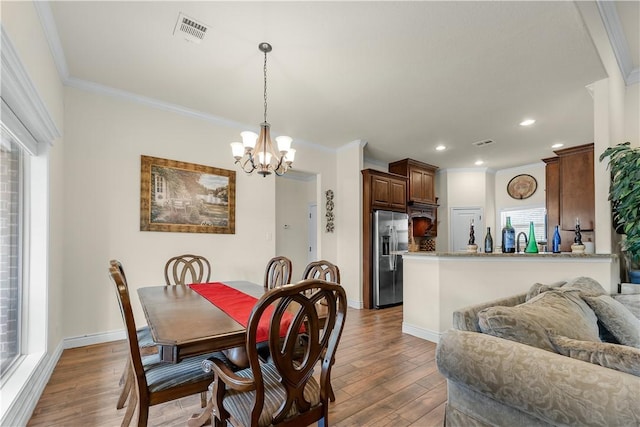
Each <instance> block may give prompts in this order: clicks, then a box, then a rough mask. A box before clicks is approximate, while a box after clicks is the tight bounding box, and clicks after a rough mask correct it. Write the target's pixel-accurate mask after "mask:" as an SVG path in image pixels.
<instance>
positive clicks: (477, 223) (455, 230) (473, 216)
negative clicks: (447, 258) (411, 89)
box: [449, 208, 484, 252]
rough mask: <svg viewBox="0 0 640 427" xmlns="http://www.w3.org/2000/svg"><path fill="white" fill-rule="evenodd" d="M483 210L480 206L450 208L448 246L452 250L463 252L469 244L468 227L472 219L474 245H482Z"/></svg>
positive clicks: (480, 246)
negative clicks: (449, 237)
mask: <svg viewBox="0 0 640 427" xmlns="http://www.w3.org/2000/svg"><path fill="white" fill-rule="evenodd" d="M483 217H484V212H483V209H482V208H451V226H450V229H449V236H451V241H450V242H449V243H450V244H449V247H450V248H451V251H452V252H464V251H466V250H467V245H468V244H469V228H470V225H471V221H473V229H474V236H475V241H476V245H478V247H479V248H482V247H483V244H482V242H481V241H480V240H481V239H482V238H483V236H484V231H483V230H484V222H483Z"/></svg>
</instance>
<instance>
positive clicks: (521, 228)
mask: <svg viewBox="0 0 640 427" xmlns="http://www.w3.org/2000/svg"><path fill="white" fill-rule="evenodd" d="M507 217H511V226H512V227H513V228H514V229H515V230H516V236H517V235H518V233H520V232H524V234H525V235H526V236H527V238H529V222H530V221H533V229H534V232H535V235H536V242H538V243H540V242H546V241H547V210H546V209H545V208H544V206H539V207H530V208H527V209H505V210H503V211H501V212H500V229H502V227H504V226H505V225H506V224H507ZM501 240H502V239H501ZM522 250H524V248H523V249H522Z"/></svg>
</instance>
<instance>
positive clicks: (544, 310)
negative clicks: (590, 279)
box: [478, 289, 600, 352]
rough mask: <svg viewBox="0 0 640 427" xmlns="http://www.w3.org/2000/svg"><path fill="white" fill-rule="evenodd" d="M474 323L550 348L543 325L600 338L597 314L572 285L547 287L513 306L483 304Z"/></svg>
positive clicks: (489, 331)
mask: <svg viewBox="0 0 640 427" xmlns="http://www.w3.org/2000/svg"><path fill="white" fill-rule="evenodd" d="M478 323H479V325H480V330H481V331H482V332H484V333H486V334H489V335H493V336H496V337H500V338H504V339H508V340H511V341H517V342H520V343H523V344H527V345H531V346H534V347H538V348H541V349H544V350H549V351H553V352H555V351H556V350H555V347H554V346H553V345H552V344H551V341H550V340H549V336H548V333H547V329H554V330H555V331H557V333H559V334H561V335H564V336H567V337H569V338H574V339H579V340H584V341H596V342H600V338H599V336H598V325H597V318H596V316H595V314H594V313H593V310H591V308H589V306H588V305H587V304H586V303H585V302H584V301H583V300H582V298H580V291H578V290H575V289H558V290H552V291H547V292H544V293H542V294H540V295H538V296H536V297H534V298H532V299H531V300H529V301H527V302H525V303H524V304H520V305H517V306H515V307H490V308H486V309H484V310H482V311H480V312H479V313H478Z"/></svg>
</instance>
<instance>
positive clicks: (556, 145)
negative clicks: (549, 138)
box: [551, 142, 564, 148]
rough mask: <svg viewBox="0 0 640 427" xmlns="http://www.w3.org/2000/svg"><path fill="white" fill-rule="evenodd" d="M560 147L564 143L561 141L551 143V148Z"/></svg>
mask: <svg viewBox="0 0 640 427" xmlns="http://www.w3.org/2000/svg"><path fill="white" fill-rule="evenodd" d="M560 147H564V144H563V143H561V142H558V143H557V144H553V145H552V146H551V148H560Z"/></svg>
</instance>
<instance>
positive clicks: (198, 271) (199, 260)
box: [164, 254, 211, 408]
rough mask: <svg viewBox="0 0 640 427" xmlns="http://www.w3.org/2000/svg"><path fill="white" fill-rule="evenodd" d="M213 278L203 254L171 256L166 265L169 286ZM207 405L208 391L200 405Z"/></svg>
mask: <svg viewBox="0 0 640 427" xmlns="http://www.w3.org/2000/svg"><path fill="white" fill-rule="evenodd" d="M210 279H211V264H209V260H207V259H206V258H205V257H203V256H201V255H192V254H184V255H178V256H174V257H172V258H169V261H167V263H166V264H165V266H164V280H165V282H166V284H167V286H171V285H188V284H191V283H207V282H208V281H209V280H210ZM206 405H207V393H206V392H205V393H202V395H201V396H200V406H202V407H203V408H204V407H205V406H206Z"/></svg>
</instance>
